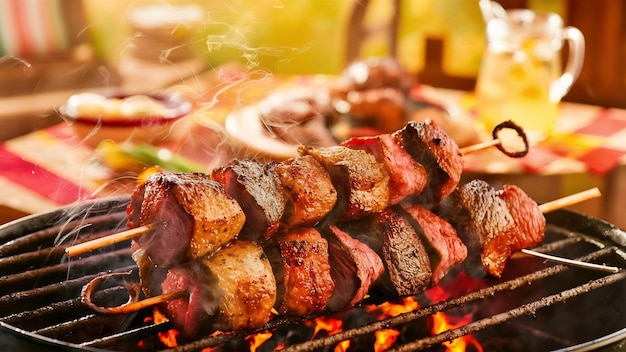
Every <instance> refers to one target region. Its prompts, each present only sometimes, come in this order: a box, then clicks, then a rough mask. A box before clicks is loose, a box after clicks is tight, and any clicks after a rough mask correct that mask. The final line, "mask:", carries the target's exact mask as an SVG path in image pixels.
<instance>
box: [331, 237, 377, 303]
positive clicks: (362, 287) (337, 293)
mask: <svg viewBox="0 0 626 352" xmlns="http://www.w3.org/2000/svg"><path fill="white" fill-rule="evenodd" d="M324 235H325V236H326V238H327V239H328V249H329V256H330V275H331V276H332V278H333V281H334V282H335V290H334V292H333V294H332V296H331V297H330V299H329V301H328V303H327V307H328V309H330V310H331V311H340V310H343V309H346V308H349V307H352V306H353V305H355V304H356V303H358V302H359V301H361V300H362V299H363V298H364V297H365V295H366V294H367V292H368V291H369V289H370V288H371V287H372V285H373V283H374V282H375V281H376V280H377V279H378V278H379V277H380V275H381V274H382V273H383V272H384V271H385V267H384V264H383V262H382V260H381V259H380V257H379V256H378V255H377V254H376V252H374V251H373V250H372V249H371V248H370V247H368V246H367V245H366V244H364V243H362V242H360V241H358V240H356V239H354V238H352V237H351V236H350V235H348V234H347V233H345V232H343V231H342V230H340V229H339V228H337V227H336V226H330V227H329V228H328V229H327V230H326V231H324Z"/></svg>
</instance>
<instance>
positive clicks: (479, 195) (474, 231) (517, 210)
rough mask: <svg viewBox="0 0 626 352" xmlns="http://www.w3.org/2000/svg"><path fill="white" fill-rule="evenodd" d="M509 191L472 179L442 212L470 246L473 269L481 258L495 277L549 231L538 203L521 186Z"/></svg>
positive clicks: (509, 188) (445, 203) (452, 197)
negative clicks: (514, 258)
mask: <svg viewBox="0 0 626 352" xmlns="http://www.w3.org/2000/svg"><path fill="white" fill-rule="evenodd" d="M506 189H507V190H506V191H504V192H502V191H497V190H496V189H494V188H493V187H491V186H490V185H489V184H488V183H487V182H485V181H482V180H472V181H470V182H468V183H467V184H465V185H463V186H461V187H459V189H458V190H457V191H455V192H454V193H453V195H452V196H451V197H449V198H448V199H446V201H445V202H444V203H443V204H442V206H441V207H440V210H439V212H440V214H441V215H442V217H444V218H445V219H448V221H449V222H451V223H452V224H453V226H454V227H455V228H456V229H457V232H458V233H459V235H460V236H461V238H462V240H463V242H464V243H465V245H466V246H467V247H468V251H469V253H470V254H471V256H470V258H472V259H470V260H469V266H470V267H475V264H474V262H475V261H476V259H477V258H476V257H477V256H480V263H482V266H483V267H484V268H485V269H486V270H487V272H488V273H489V274H490V275H492V276H495V277H500V276H501V275H502V271H503V270H504V267H505V265H506V261H507V260H508V258H509V257H510V256H511V255H512V254H513V253H514V252H516V251H519V250H520V249H522V248H527V247H530V246H533V245H536V244H537V243H539V242H540V241H541V240H542V239H543V233H544V229H545V218H544V217H543V214H542V213H541V211H540V210H539V209H538V206H537V204H536V203H535V202H534V201H532V200H531V199H530V198H528V196H526V195H525V194H524V193H523V192H521V190H520V189H519V188H517V187H507V188H506ZM509 204H510V205H511V207H513V209H510V208H509ZM512 214H515V218H514V216H513V215H512Z"/></svg>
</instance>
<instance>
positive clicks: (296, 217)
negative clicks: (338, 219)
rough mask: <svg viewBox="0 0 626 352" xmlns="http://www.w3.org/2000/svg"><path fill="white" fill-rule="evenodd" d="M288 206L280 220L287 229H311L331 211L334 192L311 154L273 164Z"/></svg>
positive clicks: (335, 200)
mask: <svg viewBox="0 0 626 352" xmlns="http://www.w3.org/2000/svg"><path fill="white" fill-rule="evenodd" d="M276 174H277V175H278V178H279V179H280V182H281V184H282V187H283V191H284V194H285V198H286V199H287V204H286V206H285V212H284V214H283V216H282V219H281V225H282V226H283V227H286V228H291V227H295V226H312V225H315V224H316V223H317V222H319V221H320V220H322V219H323V218H324V217H325V216H326V215H327V214H329V213H330V212H331V210H332V209H333V207H334V206H335V204H336V203H337V190H336V189H335V187H334V186H333V183H332V181H331V179H330V175H329V174H328V172H327V171H326V169H324V167H323V166H322V165H321V164H320V163H319V162H318V161H317V160H315V158H313V157H312V156H310V155H303V156H297V157H295V158H291V159H287V160H284V161H282V162H280V163H278V164H277V165H276Z"/></svg>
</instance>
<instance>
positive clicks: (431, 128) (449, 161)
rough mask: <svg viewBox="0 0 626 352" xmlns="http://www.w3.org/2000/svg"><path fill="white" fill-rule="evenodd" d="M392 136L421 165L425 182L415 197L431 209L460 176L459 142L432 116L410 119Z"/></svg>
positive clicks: (449, 191)
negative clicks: (424, 172)
mask: <svg viewBox="0 0 626 352" xmlns="http://www.w3.org/2000/svg"><path fill="white" fill-rule="evenodd" d="M392 136H393V137H394V138H396V140H397V142H398V143H399V144H400V145H401V146H402V147H403V148H404V149H406V151H407V152H408V153H409V154H411V156H412V157H413V159H415V161H417V162H418V163H420V164H422V165H423V166H424V169H425V170H426V173H427V174H428V183H427V184H426V187H425V188H424V191H423V192H422V193H420V194H419V195H418V196H417V198H416V200H417V202H418V203H419V204H421V205H423V206H425V207H426V208H428V209H433V208H434V207H436V206H437V205H438V204H439V203H440V202H441V201H442V200H443V199H445V198H446V197H447V196H448V195H450V193H452V192H453V191H454V189H455V188H456V187H457V185H458V183H459V181H460V179H461V173H462V172H463V156H462V155H461V152H460V151H459V147H458V145H457V144H456V142H454V140H452V138H450V136H449V135H448V134H447V133H446V132H445V131H444V130H443V129H442V128H441V127H440V126H439V125H437V124H436V123H435V122H433V121H432V120H426V121H425V122H423V123H421V122H415V121H411V122H409V123H408V124H407V125H406V126H405V127H404V128H402V129H401V130H398V131H396V132H394V133H393V134H392Z"/></svg>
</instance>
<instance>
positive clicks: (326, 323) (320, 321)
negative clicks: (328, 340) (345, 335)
mask: <svg viewBox="0 0 626 352" xmlns="http://www.w3.org/2000/svg"><path fill="white" fill-rule="evenodd" d="M314 322H315V331H314V332H313V337H315V336H317V334H318V333H319V332H320V331H322V330H324V331H326V332H328V334H329V335H332V334H335V333H337V332H339V331H341V328H342V326H343V322H342V321H341V320H339V319H335V318H325V317H319V318H315V319H314Z"/></svg>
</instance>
